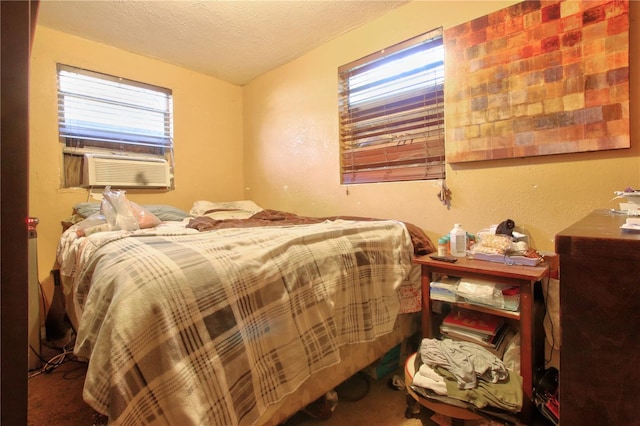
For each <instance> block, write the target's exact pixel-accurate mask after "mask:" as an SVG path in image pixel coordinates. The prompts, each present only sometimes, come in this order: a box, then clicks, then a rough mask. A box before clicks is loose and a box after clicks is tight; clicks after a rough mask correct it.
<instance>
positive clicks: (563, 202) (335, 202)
mask: <svg viewBox="0 0 640 426" xmlns="http://www.w3.org/2000/svg"><path fill="white" fill-rule="evenodd" d="M453 3H454V2H447V1H441V2H436V1H416V2H412V3H410V4H408V5H406V6H403V7H402V8H400V9H398V10H396V11H393V12H391V13H389V14H387V15H385V16H383V17H382V18H380V19H378V20H377V21H375V22H372V23H370V24H368V25H366V26H364V27H361V28H359V29H356V30H354V31H351V32H349V33H346V34H344V35H342V36H340V37H338V38H336V39H334V40H333V41H331V42H329V43H326V44H324V45H322V46H321V47H319V48H317V49H315V50H314V51H312V52H311V53H308V54H306V55H304V56H302V57H300V58H298V59H296V60H294V61H292V62H291V63H289V64H286V65H284V66H282V67H280V68H278V69H276V70H274V71H272V72H269V73H267V74H265V75H263V76H261V77H259V78H257V79H255V80H254V81H252V82H251V83H250V84H248V85H247V86H245V89H244V143H245V163H244V167H245V183H246V186H247V189H246V197H247V198H251V199H253V200H255V201H256V202H257V203H258V204H260V205H263V206H264V207H269V208H275V209H283V210H290V211H294V212H297V213H299V214H306V215H330V214H351V215H368V216H375V217H386V218H397V219H401V220H405V221H410V222H413V223H415V224H417V225H419V226H421V227H422V228H423V229H425V231H426V232H427V233H428V234H429V235H430V236H431V237H432V238H437V237H438V236H439V235H441V234H444V233H446V232H448V231H449V230H450V229H451V228H452V227H453V224H454V223H461V224H462V225H463V227H464V228H465V229H466V230H467V231H469V232H472V233H475V232H476V231H478V230H479V229H482V228H486V227H488V226H489V225H491V224H495V223H499V222H501V221H502V220H505V219H507V218H511V219H513V220H514V221H515V222H516V224H517V225H519V226H521V227H523V228H524V229H525V230H526V232H528V233H529V234H530V236H531V240H532V242H533V245H534V246H535V248H537V249H538V250H545V251H553V250H554V236H555V234H556V233H557V232H559V231H561V230H562V229H564V228H565V227H567V226H568V225H570V224H572V223H573V222H574V221H576V220H578V219H579V218H581V217H583V216H584V215H585V214H587V213H589V212H590V211H592V210H594V209H599V208H612V207H617V204H618V201H615V202H612V201H611V199H612V198H613V192H614V191H616V190H622V189H624V188H625V187H626V186H633V187H635V188H640V149H639V148H638V135H639V134H640V133H639V130H640V129H639V125H638V122H639V121H640V120H639V119H638V118H640V117H639V112H638V108H635V104H634V103H633V100H634V99H640V97H639V96H638V92H639V85H638V80H637V79H634V78H633V77H632V83H631V84H632V86H631V99H632V101H631V145H632V148H631V149H624V150H616V151H604V152H593V153H582V154H563V155H557V156H545V157H530V158H524V159H513V160H494V161H483V162H478V163H466V164H459V165H448V166H447V181H446V182H447V185H448V187H449V188H450V189H451V191H452V193H453V200H452V203H451V209H450V210H448V209H447V208H446V207H445V206H444V205H443V204H441V203H440V201H439V200H438V199H437V195H436V194H437V193H438V191H439V187H438V183H437V182H409V183H384V184H364V185H352V186H349V187H345V186H342V185H340V181H339V174H338V172H339V171H338V167H339V156H338V154H339V153H338V112H337V105H338V99H337V87H338V84H337V68H338V67H339V66H340V65H343V64H345V63H348V62H350V61H353V60H355V59H358V58H360V57H362V56H365V55H367V54H369V53H372V52H374V51H376V50H379V49H383V48H385V47H387V46H390V45H392V44H394V43H398V42H400V41H403V40H405V39H408V38H410V37H413V36H416V35H418V34H421V33H423V32H426V31H428V30H430V29H432V28H435V27H437V26H440V25H442V26H443V27H444V28H449V27H451V26H454V25H457V24H460V23H462V22H465V21H468V20H472V19H474V18H477V17H480V16H483V15H485V14H487V13H488V12H491V11H495V10H498V9H501V8H503V7H506V6H508V5H511V4H514V3H516V2H513V1H467V2H462V1H456V2H455V7H452V4H453ZM631 3H633V4H632V8H631V36H630V38H631V70H632V75H634V73H635V74H637V70H638V65H639V60H638V56H639V55H638V54H639V53H640V35H639V34H638V30H637V29H636V28H637V27H638V25H637V24H638V16H639V13H638V12H639V11H640V4H637V5H636V4H635V3H634V2H631ZM634 70H635V71H634ZM445 90H446V89H445ZM634 118H635V119H634Z"/></svg>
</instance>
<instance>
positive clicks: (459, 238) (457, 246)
mask: <svg viewBox="0 0 640 426" xmlns="http://www.w3.org/2000/svg"><path fill="white" fill-rule="evenodd" d="M449 235H450V236H451V241H450V244H451V255H452V256H455V257H465V256H466V255H467V232H466V231H465V230H464V229H462V225H461V224H459V223H456V224H455V225H454V226H453V229H452V230H451V232H450V233H449Z"/></svg>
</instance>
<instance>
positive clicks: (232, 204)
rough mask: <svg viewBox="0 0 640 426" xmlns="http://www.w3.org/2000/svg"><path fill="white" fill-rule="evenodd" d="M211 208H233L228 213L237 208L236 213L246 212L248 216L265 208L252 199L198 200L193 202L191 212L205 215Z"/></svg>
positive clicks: (192, 214)
mask: <svg viewBox="0 0 640 426" xmlns="http://www.w3.org/2000/svg"><path fill="white" fill-rule="evenodd" d="M210 210H231V211H229V212H226V213H228V214H229V213H233V212H232V211H233V210H235V211H236V214H240V211H241V212H244V214H245V215H246V214H248V216H253V215H254V214H256V213H258V212H260V211H262V210H264V209H263V208H262V207H260V206H259V205H257V204H256V203H254V202H253V201H251V200H242V201H220V202H213V201H196V202H195V203H193V207H191V210H190V211H189V214H190V215H191V216H195V217H197V216H204V215H205V214H206V213H207V212H208V211H210ZM248 216H247V217H248ZM216 219H218V218H216Z"/></svg>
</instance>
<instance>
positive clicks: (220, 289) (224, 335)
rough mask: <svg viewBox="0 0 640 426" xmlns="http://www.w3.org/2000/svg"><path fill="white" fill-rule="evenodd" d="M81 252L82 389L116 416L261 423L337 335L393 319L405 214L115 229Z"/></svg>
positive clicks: (388, 326)
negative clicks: (174, 230) (175, 229)
mask: <svg viewBox="0 0 640 426" xmlns="http://www.w3.org/2000/svg"><path fill="white" fill-rule="evenodd" d="M103 241H104V243H103V245H101V246H99V247H95V248H94V249H93V250H92V251H91V255H90V256H87V257H86V258H84V260H83V262H81V263H80V264H78V265H76V271H75V274H76V282H75V286H76V291H77V293H78V294H77V296H78V300H81V301H82V308H83V314H82V317H81V320H80V326H79V329H78V336H77V339H76V348H75V352H76V354H77V355H79V356H82V357H86V358H89V359H90V362H89V366H88V371H87V377H86V382H85V388H84V395H83V396H84V399H85V401H87V402H88V403H89V404H90V405H91V406H93V407H94V408H95V409H96V410H97V411H99V412H101V413H103V414H106V415H108V416H109V420H110V422H112V423H113V424H123V425H146V424H170V425H207V426H209V425H225V426H226V425H252V424H254V423H255V422H256V421H257V419H258V418H259V416H260V415H261V413H263V412H264V410H265V408H266V407H267V406H268V405H269V404H272V403H274V402H277V401H279V400H280V399H282V398H283V397H284V396H286V395H287V394H289V393H291V392H294V391H295V390H296V389H297V388H298V387H299V386H300V385H301V383H302V382H303V381H304V380H305V379H306V378H308V377H309V376H310V374H312V373H314V372H316V371H319V370H321V369H323V368H325V367H327V366H330V365H333V364H335V363H338V362H340V357H339V353H338V348H339V347H340V346H341V345H344V344H347V343H356V342H363V341H370V340H373V339H375V338H376V337H378V336H380V335H383V334H386V333H388V332H390V331H391V330H392V329H393V325H394V322H395V320H396V316H397V314H398V309H399V300H398V294H397V290H398V288H399V286H400V284H401V283H402V281H403V280H405V279H406V277H407V275H408V274H409V271H410V269H411V259H412V253H413V248H412V244H411V238H410V235H409V233H408V232H407V230H406V228H405V226H404V225H403V224H401V223H400V222H395V221H371V222H359V221H344V220H336V221H327V222H323V223H319V224H310V225H298V226H282V227H264V228H263V227H258V228H241V229H220V230H216V231H210V232H202V233H197V234H188V235H177V236H167V235H164V236H163V235H146V234H141V235H138V236H135V235H132V236H128V237H125V238H112V239H109V238H105V239H103Z"/></svg>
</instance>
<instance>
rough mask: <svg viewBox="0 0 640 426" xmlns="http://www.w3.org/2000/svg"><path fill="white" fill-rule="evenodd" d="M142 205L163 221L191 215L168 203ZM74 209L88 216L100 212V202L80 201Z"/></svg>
mask: <svg viewBox="0 0 640 426" xmlns="http://www.w3.org/2000/svg"><path fill="white" fill-rule="evenodd" d="M142 207H144V208H146V209H147V210H149V211H150V212H151V213H153V215H154V216H156V217H157V218H158V219H160V220H161V221H163V222H164V221H168V220H177V221H180V220H182V219H184V218H187V217H189V213H187V212H185V211H184V210H181V209H179V208H177V207H173V206H169V205H167V204H145V205H143V206H142ZM73 211H74V213H75V214H77V215H79V216H80V217H82V218H87V217H89V216H91V215H92V214H94V213H99V212H100V203H78V204H76V205H75V206H73Z"/></svg>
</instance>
